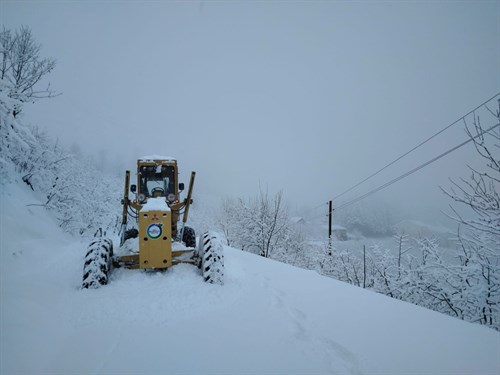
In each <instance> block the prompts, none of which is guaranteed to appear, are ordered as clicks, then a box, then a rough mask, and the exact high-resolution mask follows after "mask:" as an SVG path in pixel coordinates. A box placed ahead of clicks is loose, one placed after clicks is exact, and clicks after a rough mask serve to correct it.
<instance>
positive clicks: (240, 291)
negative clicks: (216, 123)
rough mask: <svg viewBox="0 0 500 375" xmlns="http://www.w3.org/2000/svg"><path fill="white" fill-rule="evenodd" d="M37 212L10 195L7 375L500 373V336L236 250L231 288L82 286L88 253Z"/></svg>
mask: <svg viewBox="0 0 500 375" xmlns="http://www.w3.org/2000/svg"><path fill="white" fill-rule="evenodd" d="M33 203H37V200H36V197H35V196H34V195H33V194H32V192H31V191H30V190H28V189H27V188H26V187H25V186H24V185H22V184H17V185H9V186H7V187H2V191H1V207H0V208H1V210H0V212H1V213H0V215H1V222H0V224H1V227H0V230H1V233H0V237H1V243H0V250H1V252H0V267H1V268H0V282H1V284H0V292H1V304H0V306H1V307H0V308H1V311H0V313H1V315H0V318H1V321H0V329H1V336H0V373H2V374H16V373H22V374H25V373H28V374H29V373H64V374H75V373H102V374H107V373H120V374H137V373H188V374H189V373H208V374H212V373H213V374H221V373H222V374H224V373H225V374H248V373H266V374H270V373H282V374H313V373H340V374H362V373H366V374H373V373H384V374H405V373H432V374H444V373H446V374H451V373H453V374H497V373H499V372H500V363H499V359H498V358H499V357H498V354H499V350H500V334H499V333H498V332H495V331H492V330H489V329H486V328H484V327H481V326H478V325H473V324H470V323H466V322H463V321H460V320H457V319H453V318H449V317H447V316H444V315H441V314H438V313H435V312H432V311H428V310H425V309H423V308H419V307H416V306H413V305H410V304H407V303H402V302H400V301H396V300H393V299H390V298H387V297H384V296H382V295H379V294H376V293H372V292H368V291H366V290H363V289H359V288H356V287H353V286H350V285H347V284H344V283H341V282H337V281H335V280H332V279H328V278H325V277H321V276H319V275H317V274H316V273H314V272H311V271H305V270H302V269H298V268H294V267H290V266H287V265H284V264H281V263H277V262H273V261H270V260H266V259H263V258H260V257H257V256H254V255H251V254H248V253H244V252H241V251H239V250H235V249H231V248H225V259H226V283H225V285H224V286H223V287H220V286H216V285H208V284H205V283H204V282H203V281H202V279H201V277H200V276H199V275H198V270H197V269H196V268H195V267H192V266H190V265H180V266H176V267H174V268H172V269H170V270H168V271H166V272H140V271H131V270H116V272H115V273H114V274H113V275H112V278H111V283H110V284H109V285H108V286H105V287H103V288H101V289H98V290H81V289H80V288H79V286H80V283H81V276H82V275H81V272H82V265H83V255H84V250H85V247H86V244H83V243H80V242H78V240H75V239H74V238H71V237H69V236H67V235H65V234H63V233H62V232H61V231H60V229H59V228H58V227H57V225H56V224H55V221H54V220H53V219H52V218H51V217H50V215H48V214H47V212H46V211H44V209H43V208H41V207H37V206H27V204H33Z"/></svg>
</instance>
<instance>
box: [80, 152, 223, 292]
mask: <svg viewBox="0 0 500 375" xmlns="http://www.w3.org/2000/svg"><path fill="white" fill-rule="evenodd" d="M178 174H179V173H178V168H177V160H175V159H174V158H169V157H160V156H151V157H144V158H140V159H139V160H138V161H137V184H130V171H126V172H125V188H124V194H123V199H122V201H121V203H122V217H121V219H122V220H121V228H120V231H119V237H120V246H119V247H118V248H117V249H114V248H113V243H112V241H111V240H110V239H108V238H105V237H102V236H100V237H98V238H96V239H95V240H94V241H92V243H91V244H90V245H89V247H88V250H87V254H86V257H85V265H84V271H83V283H82V287H83V288H97V287H99V286H101V285H105V284H107V283H108V281H109V276H110V272H111V270H112V269H113V268H115V267H126V268H131V269H157V270H160V269H167V268H169V267H172V266H174V265H176V264H179V263H190V264H194V265H196V266H198V267H199V268H201V270H202V275H203V278H204V280H205V281H206V282H209V283H216V284H222V283H223V270H224V264H223V254H222V245H221V243H220V242H219V241H218V240H217V238H216V236H215V235H213V234H211V233H209V232H207V233H204V234H203V236H201V238H200V240H199V241H198V246H197V244H196V234H195V231H194V229H193V228H191V227H189V226H187V225H186V222H187V219H188V215H189V208H190V205H191V204H192V203H193V199H192V193H193V186H194V180H195V176H196V173H195V172H191V178H190V181H189V188H188V191H187V195H186V197H185V198H184V199H181V193H182V191H183V190H184V184H183V183H179V182H178ZM129 193H132V194H133V195H134V197H133V199H130V196H129ZM130 219H131V220H130Z"/></svg>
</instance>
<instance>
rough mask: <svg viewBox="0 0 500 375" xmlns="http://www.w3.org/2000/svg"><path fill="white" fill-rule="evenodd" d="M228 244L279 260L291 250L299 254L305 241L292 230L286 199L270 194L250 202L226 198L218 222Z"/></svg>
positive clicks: (261, 192)
mask: <svg viewBox="0 0 500 375" xmlns="http://www.w3.org/2000/svg"><path fill="white" fill-rule="evenodd" d="M218 224H219V227H220V229H221V230H222V231H223V233H224V234H225V236H226V241H227V243H228V245H231V246H235V247H240V248H241V249H243V250H247V251H250V252H254V253H256V254H259V255H261V256H263V257H266V258H269V257H273V258H274V257H275V256H277V257H279V256H284V254H285V253H286V252H287V251H288V250H290V251H291V252H296V251H298V250H297V246H299V244H300V243H302V242H303V238H301V237H300V235H298V234H297V235H294V234H293V233H292V231H291V222H290V219H289V216H288V210H287V208H286V204H285V201H284V198H283V193H282V192H278V193H277V194H275V195H274V196H272V197H270V196H269V194H268V192H267V191H262V190H260V192H259V195H258V196H256V197H254V198H250V199H247V200H245V199H242V198H239V199H236V200H235V199H226V200H225V201H224V202H223V204H222V211H221V214H220V217H219V220H218ZM278 250H279V252H278Z"/></svg>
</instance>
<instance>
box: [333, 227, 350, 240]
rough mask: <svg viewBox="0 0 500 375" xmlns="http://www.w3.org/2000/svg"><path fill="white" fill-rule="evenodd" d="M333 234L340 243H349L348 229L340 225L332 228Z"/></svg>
mask: <svg viewBox="0 0 500 375" xmlns="http://www.w3.org/2000/svg"><path fill="white" fill-rule="evenodd" d="M332 234H333V236H334V237H335V238H336V239H337V240H339V241H347V229H346V228H344V227H341V226H340V225H333V226H332Z"/></svg>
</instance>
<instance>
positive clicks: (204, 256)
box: [198, 232, 224, 285]
mask: <svg viewBox="0 0 500 375" xmlns="http://www.w3.org/2000/svg"><path fill="white" fill-rule="evenodd" d="M198 255H199V256H200V258H201V272H202V275H203V279H204V280H205V282H207V283H210V284H219V285H223V284H224V254H223V248H222V244H221V242H220V240H219V239H218V238H217V236H215V235H214V234H212V233H210V232H207V233H204V234H203V236H201V238H200V242H199V244H198Z"/></svg>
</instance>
